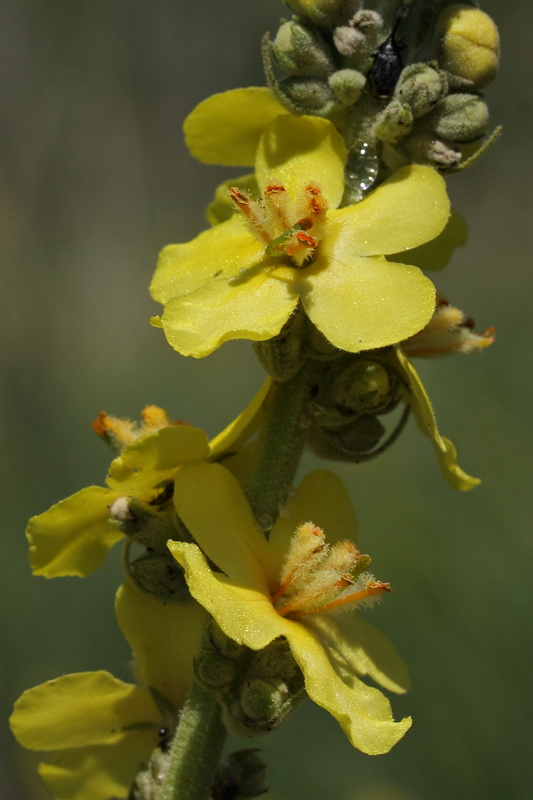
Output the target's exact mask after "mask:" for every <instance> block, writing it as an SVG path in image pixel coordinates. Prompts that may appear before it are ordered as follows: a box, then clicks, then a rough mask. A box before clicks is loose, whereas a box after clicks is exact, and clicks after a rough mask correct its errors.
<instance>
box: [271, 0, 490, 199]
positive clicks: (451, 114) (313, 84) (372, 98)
mask: <svg viewBox="0 0 533 800" xmlns="http://www.w3.org/2000/svg"><path fill="white" fill-rule="evenodd" d="M287 5H289V7H290V8H291V9H292V10H293V11H294V12H296V15H297V16H293V17H292V18H291V19H290V20H287V21H284V22H282V24H281V27H280V28H279V30H278V32H277V34H276V36H275V37H274V39H273V40H270V38H269V37H266V39H265V45H264V61H265V71H266V74H267V79H268V82H269V85H270V87H271V89H272V90H273V91H274V93H275V94H276V96H277V97H278V99H279V100H280V101H281V102H282V103H283V104H284V105H286V106H287V108H288V109H289V110H290V111H291V112H292V113H295V114H311V115H318V116H324V117H329V118H332V119H333V120H334V121H335V123H336V124H338V125H339V126H340V127H341V128H342V129H343V133H344V134H345V137H346V139H347V142H348V144H349V147H350V148H351V150H352V151H353V153H352V154H353V156H354V159H355V161H356V162H361V156H365V155H366V154H368V153H369V152H371V153H372V156H373V158H374V159H375V160H376V162H377V165H376V167H375V168H374V169H373V170H370V172H371V173H372V175H371V176H370V179H369V176H366V177H365V176H356V177H357V178H358V179H359V180H358V183H359V185H360V186H361V188H362V189H363V190H366V189H367V188H369V187H370V185H371V184H372V183H373V182H374V181H375V180H376V178H377V177H378V174H379V171H380V169H381V168H384V169H385V170H397V169H399V168H400V167H402V166H404V165H406V164H411V163H418V164H429V165H431V166H433V167H435V168H437V169H439V170H441V171H454V170H457V169H461V168H462V165H467V164H466V161H468V163H470V160H471V153H470V150H471V149H472V145H474V150H476V149H477V150H479V151H480V154H481V152H484V147H483V145H480V144H479V142H480V140H481V139H482V138H483V137H484V136H485V134H486V132H487V126H488V109H487V105H486V103H485V102H484V100H483V98H482V96H481V94H480V89H482V88H484V87H485V86H486V85H487V84H488V83H490V81H492V80H493V78H494V77H495V75H496V72H497V69H498V63H499V36H498V30H497V28H496V26H495V24H494V22H493V21H492V20H491V18H490V17H489V16H488V15H487V14H485V13H484V12H483V11H481V10H480V9H478V8H474V7H473V6H471V5H464V4H452V5H449V6H447V7H446V8H444V10H443V11H442V12H441V13H440V15H439V16H438V18H437V19H436V20H435V19H430V20H428V19H427V12H424V13H426V16H423V15H422V16H423V18H422V17H421V18H420V19H418V18H417V14H418V16H420V15H421V14H422V12H421V11H420V10H415V9H414V8H412V7H411V4H409V3H406V2H401V3H399V4H398V9H397V11H396V16H395V18H394V19H393V20H392V23H390V24H387V23H386V22H385V20H384V18H383V17H382V15H381V14H379V13H378V12H377V11H375V10H373V9H371V8H359V10H357V11H356V13H350V12H347V11H346V8H347V7H350V6H351V8H352V9H353V4H346V3H344V2H340V1H339V0H323V2H321V1H320V0H308V1H307V2H306V0H287ZM358 5H362V4H358ZM441 8H442V6H441ZM421 26H422V27H423V28H424V30H425V31H427V29H428V28H431V29H432V30H433V36H432V39H431V41H430V42H429V43H428V42H427V41H425V43H424V56H425V58H424V60H423V61H421V60H419V58H420V47H419V45H420V43H419V41H418V38H419V37H417V35H416V30H417V27H421ZM275 67H277V68H279V70H281V71H282V72H283V73H284V75H283V77H281V78H277V77H276V74H275V72H276V69H275ZM476 143H477V148H476V147H475V145H476ZM465 154H466V155H467V159H465ZM347 182H348V184H349V183H350V181H349V180H348V179H347ZM367 183H368V186H367Z"/></svg>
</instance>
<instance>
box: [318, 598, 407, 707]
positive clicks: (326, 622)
mask: <svg viewBox="0 0 533 800" xmlns="http://www.w3.org/2000/svg"><path fill="white" fill-rule="evenodd" d="M363 613H364V612H363ZM361 616H362V615H361V614H338V615H337V616H330V617H324V616H315V617H309V619H308V620H307V626H308V627H310V628H311V630H313V631H315V633H316V634H317V636H318V637H319V639H320V641H321V642H322V644H323V646H324V648H325V649H326V650H327V651H328V652H329V653H331V654H332V659H333V658H334V657H335V656H337V657H338V658H340V659H342V660H343V661H344V662H345V663H346V664H347V665H349V666H350V671H353V672H355V673H356V674H357V675H360V676H361V677H364V676H365V675H368V676H369V677H370V678H372V680H373V681H375V682H376V683H379V685H380V686H383V688H384V689H388V690H389V691H390V692H397V693H398V694H403V693H404V692H406V691H407V689H408V688H409V683H410V682H409V673H408V670H407V664H406V663H405V661H404V660H403V658H401V656H400V655H399V653H398V651H397V650H396V648H395V647H394V645H393V643H392V642H391V641H390V639H389V638H388V637H387V636H385V635H384V634H383V633H381V632H380V631H378V630H376V628H373V627H372V626H371V625H368V623H366V622H365V621H364V620H363V619H362V618H361Z"/></svg>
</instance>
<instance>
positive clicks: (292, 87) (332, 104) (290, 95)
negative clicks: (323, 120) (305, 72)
mask: <svg viewBox="0 0 533 800" xmlns="http://www.w3.org/2000/svg"><path fill="white" fill-rule="evenodd" d="M276 88H277V90H278V92H279V93H280V95H281V97H282V102H284V101H285V103H286V104H287V105H288V106H289V108H291V110H293V111H295V112H296V113H298V114H316V115H318V116H328V115H329V114H331V113H332V112H333V111H336V110H337V109H338V108H339V107H340V103H339V101H338V100H337V98H336V97H335V95H334V94H333V92H332V91H331V89H330V88H329V86H328V84H327V83H326V82H325V81H322V80H319V79H318V78H284V79H283V80H281V81H279V83H277V85H276Z"/></svg>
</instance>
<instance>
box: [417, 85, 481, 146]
mask: <svg viewBox="0 0 533 800" xmlns="http://www.w3.org/2000/svg"><path fill="white" fill-rule="evenodd" d="M488 121H489V110H488V108H487V105H486V103H484V102H483V100H482V99H481V98H480V97H478V96H477V95H473V94H449V95H448V96H447V97H445V98H444V99H443V100H441V101H440V102H439V103H438V104H437V106H436V107H435V109H434V111H433V112H432V115H431V124H432V126H433V131H434V133H435V134H436V136H438V137H439V139H445V140H447V141H449V142H472V141H475V139H479V138H480V137H481V136H483V135H484V134H485V133H486V131H487V124H488Z"/></svg>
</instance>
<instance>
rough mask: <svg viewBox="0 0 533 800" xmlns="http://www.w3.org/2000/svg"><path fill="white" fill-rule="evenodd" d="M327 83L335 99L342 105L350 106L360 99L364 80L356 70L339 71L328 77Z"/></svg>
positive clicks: (361, 74)
mask: <svg viewBox="0 0 533 800" xmlns="http://www.w3.org/2000/svg"><path fill="white" fill-rule="evenodd" d="M328 83H329V86H330V89H332V91H333V92H334V94H335V97H336V98H337V99H338V100H340V102H341V103H342V104H343V105H345V106H351V105H353V104H354V103H357V101H358V100H359V98H360V97H361V92H362V91H363V87H364V85H365V83H366V78H365V76H364V75H363V73H362V72H358V71H357V70H356V69H339V70H337V72H334V73H333V75H330V77H329V81H328Z"/></svg>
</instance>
